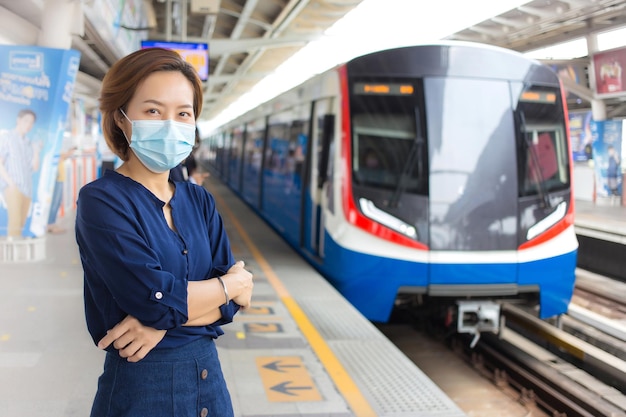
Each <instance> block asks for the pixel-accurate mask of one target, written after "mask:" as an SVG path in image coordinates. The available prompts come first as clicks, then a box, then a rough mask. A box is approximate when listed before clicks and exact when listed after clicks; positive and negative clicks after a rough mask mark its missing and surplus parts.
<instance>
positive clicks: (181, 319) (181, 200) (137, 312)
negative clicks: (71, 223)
mask: <svg viewBox="0 0 626 417" xmlns="http://www.w3.org/2000/svg"><path fill="white" fill-rule="evenodd" d="M175 185H176V190H175V192H174V196H173V197H172V199H171V200H170V206H171V208H172V218H173V221H174V225H175V226H176V230H177V231H176V232H175V231H173V230H172V229H170V228H169V226H168V225H167V222H166V220H165V216H164V214H163V206H164V204H165V203H164V202H163V201H161V200H159V199H158V198H157V197H156V196H155V195H154V194H152V193H151V192H150V191H149V190H148V189H147V188H145V187H144V186H143V185H141V184H139V183H138V182H135V181H134V180H132V179H130V178H128V177H125V176H123V175H121V174H119V173H117V172H115V171H106V172H105V174H104V176H103V177H101V178H99V179H97V180H95V181H93V182H91V183H89V184H87V185H85V186H84V187H83V188H82V189H81V191H80V194H79V196H78V206H77V212H76V241H77V242H78V247H79V250H80V257H81V261H82V264H83V269H84V293H85V294H84V297H85V316H86V320H87V328H88V330H89V332H90V334H91V336H92V338H93V340H94V342H95V343H97V342H98V341H99V340H100V339H101V338H102V337H104V335H105V334H106V332H107V330H109V329H111V328H112V327H114V326H115V325H116V324H117V323H119V322H120V321H121V320H122V319H124V318H125V317H126V316H127V315H129V314H130V315H131V316H133V317H135V318H137V319H138V320H139V321H140V322H141V323H143V324H144V325H146V326H150V327H153V328H156V329H161V330H163V329H165V330H167V333H166V334H165V337H164V338H163V340H161V342H160V343H159V344H158V345H157V348H171V347H176V346H181V345H183V344H186V343H189V342H191V341H192V340H195V339H197V338H199V337H204V336H209V337H212V338H216V337H218V336H220V335H222V334H223V331H222V329H220V327H219V326H220V325H221V324H225V323H229V322H231V321H232V318H233V316H234V314H235V313H236V312H237V310H238V309H239V306H238V305H237V304H235V303H234V302H232V301H231V302H230V303H229V304H228V305H224V306H222V307H220V310H221V313H222V318H221V319H220V320H219V321H217V322H216V323H213V324H212V325H209V326H197V327H190V326H185V327H183V324H184V323H185V322H186V321H187V320H188V315H187V282H188V281H198V280H203V279H210V278H214V277H216V276H218V275H223V274H224V273H226V271H228V269H229V268H230V267H231V266H232V265H233V264H234V263H235V260H234V257H233V255H232V252H231V249H230V243H229V240H228V237H227V235H226V230H225V229H224V224H223V223H222V219H221V217H220V215H219V214H218V212H217V210H216V208H215V200H214V199H213V196H211V195H210V194H209V193H208V192H207V191H206V190H205V189H204V188H202V187H200V186H198V185H194V184H190V183H186V182H176V183H175ZM108 350H113V347H112V345H111V346H110V347H109V349H108Z"/></svg>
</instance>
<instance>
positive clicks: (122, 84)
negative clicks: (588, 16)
mask: <svg viewBox="0 0 626 417" xmlns="http://www.w3.org/2000/svg"><path fill="white" fill-rule="evenodd" d="M158 71H179V72H181V73H182V74H183V75H184V76H185V77H186V78H187V79H188V80H189V82H191V85H192V87H193V90H194V97H193V113H194V116H195V118H196V120H197V119H198V116H199V115H200V112H201V111H202V81H200V78H199V77H198V74H197V72H196V70H195V69H194V68H193V67H192V66H191V65H190V64H189V63H187V62H186V61H185V60H184V59H183V58H182V57H181V56H180V55H179V54H178V53H177V52H174V51H170V50H167V49H162V48H147V49H140V50H138V51H135V52H133V53H131V54H130V55H127V56H125V57H124V58H122V59H120V60H119V61H117V62H116V63H115V64H113V66H112V67H111V68H110V69H109V71H108V72H107V74H106V75H105V76H104V79H103V80H102V90H101V93H100V111H101V112H102V133H103V134H104V139H105V140H106V143H107V145H109V148H111V150H112V151H113V152H114V153H115V154H116V155H117V156H119V157H120V158H121V159H122V160H123V161H126V160H128V150H129V146H128V142H127V141H126V138H125V137H124V133H123V132H122V130H121V129H120V128H119V127H118V126H117V124H116V123H115V115H116V113H117V112H119V110H120V109H122V110H126V106H127V105H128V102H129V101H130V100H131V99H132V97H133V95H134V94H135V91H136V90H137V86H138V85H139V84H140V83H141V82H142V81H143V80H145V79H146V78H147V77H148V76H149V75H150V74H152V73H153V72H158Z"/></svg>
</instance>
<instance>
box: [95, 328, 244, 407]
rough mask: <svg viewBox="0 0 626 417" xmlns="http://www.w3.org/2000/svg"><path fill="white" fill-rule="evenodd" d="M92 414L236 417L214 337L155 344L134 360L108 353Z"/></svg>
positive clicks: (115, 353)
mask: <svg viewBox="0 0 626 417" xmlns="http://www.w3.org/2000/svg"><path fill="white" fill-rule="evenodd" d="M91 417H233V407H232V403H231V400H230V394H229V393H228V388H227V387H226V382H225V381H224V376H223V375H222V369H221V367H220V363H219V359H218V356H217V349H216V347H215V343H214V341H213V339H211V338H209V337H204V338H201V339H198V340H196V341H193V342H191V343H189V344H187V345H184V346H181V347H177V348H172V349H154V350H152V351H151V352H150V353H149V354H148V355H147V356H146V357H145V358H144V359H142V360H140V361H139V362H135V363H131V362H128V361H127V360H126V359H125V358H122V357H120V356H119V354H118V353H117V351H115V352H113V353H111V352H107V354H106V358H105V360H104V372H103V373H102V375H101V376H100V378H99V379H98V391H97V392H96V397H95V399H94V403H93V407H92V409H91Z"/></svg>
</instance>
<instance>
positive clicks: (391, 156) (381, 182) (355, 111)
mask: <svg viewBox="0 0 626 417" xmlns="http://www.w3.org/2000/svg"><path fill="white" fill-rule="evenodd" d="M351 111H352V135H353V136H352V137H353V140H352V176H353V181H354V183H355V184H356V185H357V186H364V187H368V188H378V189H387V190H391V191H392V192H393V193H394V194H396V197H395V199H397V198H398V196H397V195H398V194H401V193H404V192H409V193H415V194H426V192H427V190H426V187H427V181H425V179H424V175H425V168H426V158H427V154H426V151H425V148H424V146H425V145H424V141H423V134H422V127H421V126H420V122H419V120H420V117H419V114H420V111H419V106H418V100H417V88H416V87H414V85H413V84H412V83H409V82H388V81H386V82H355V83H354V85H353V95H352V100H351Z"/></svg>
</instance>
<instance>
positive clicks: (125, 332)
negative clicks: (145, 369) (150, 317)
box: [98, 316, 167, 362]
mask: <svg viewBox="0 0 626 417" xmlns="http://www.w3.org/2000/svg"><path fill="white" fill-rule="evenodd" d="M166 331H167V330H157V329H155V328H152V327H148V326H144V325H143V324H141V322H140V321H139V320H137V319H136V318H134V317H133V316H126V318H125V319H124V320H122V321H120V322H119V323H117V324H116V325H115V327H113V328H112V329H111V330H109V331H107V334H106V336H104V337H103V338H102V339H100V341H99V342H98V347H99V348H100V349H106V348H107V347H109V346H110V345H111V343H113V347H114V348H115V349H117V350H118V351H119V354H120V356H121V357H122V358H126V359H127V360H128V362H139V361H140V360H142V359H143V358H145V357H146V355H147V354H148V352H150V351H151V350H152V349H154V347H155V346H156V345H157V344H158V343H159V342H160V341H161V339H163V337H164V336H165V333H166Z"/></svg>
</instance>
